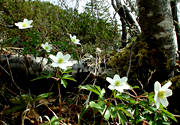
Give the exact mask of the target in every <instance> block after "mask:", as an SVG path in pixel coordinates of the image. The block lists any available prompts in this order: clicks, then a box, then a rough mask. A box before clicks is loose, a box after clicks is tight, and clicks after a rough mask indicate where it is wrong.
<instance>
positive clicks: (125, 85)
mask: <svg viewBox="0 0 180 125" xmlns="http://www.w3.org/2000/svg"><path fill="white" fill-rule="evenodd" d="M122 88H123V89H130V88H131V87H130V86H129V85H128V84H124V85H123V86H122Z"/></svg>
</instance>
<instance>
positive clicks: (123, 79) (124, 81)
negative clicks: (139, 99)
mask: <svg viewBox="0 0 180 125" xmlns="http://www.w3.org/2000/svg"><path fill="white" fill-rule="evenodd" d="M127 80H128V79H127V77H122V78H121V80H120V82H122V83H126V82H127Z"/></svg>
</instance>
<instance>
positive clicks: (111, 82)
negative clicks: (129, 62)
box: [106, 77, 114, 84]
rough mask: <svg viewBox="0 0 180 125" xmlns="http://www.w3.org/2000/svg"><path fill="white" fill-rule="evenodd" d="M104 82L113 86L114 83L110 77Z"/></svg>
mask: <svg viewBox="0 0 180 125" xmlns="http://www.w3.org/2000/svg"><path fill="white" fill-rule="evenodd" d="M106 80H107V81H108V82H109V83H110V84H113V83H114V80H113V79H112V78H110V77H107V78H106Z"/></svg>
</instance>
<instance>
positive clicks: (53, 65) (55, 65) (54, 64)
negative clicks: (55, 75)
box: [51, 62, 59, 67]
mask: <svg viewBox="0 0 180 125" xmlns="http://www.w3.org/2000/svg"><path fill="white" fill-rule="evenodd" d="M51 66H52V67H59V65H58V63H55V62H53V63H52V64H51Z"/></svg>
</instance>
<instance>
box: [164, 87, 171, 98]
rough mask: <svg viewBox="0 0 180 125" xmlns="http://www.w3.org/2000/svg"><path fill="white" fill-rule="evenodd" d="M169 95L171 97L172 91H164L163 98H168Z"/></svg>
mask: <svg viewBox="0 0 180 125" xmlns="http://www.w3.org/2000/svg"><path fill="white" fill-rule="evenodd" d="M171 95H172V90H170V89H167V90H166V91H165V97H169V96H171Z"/></svg>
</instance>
